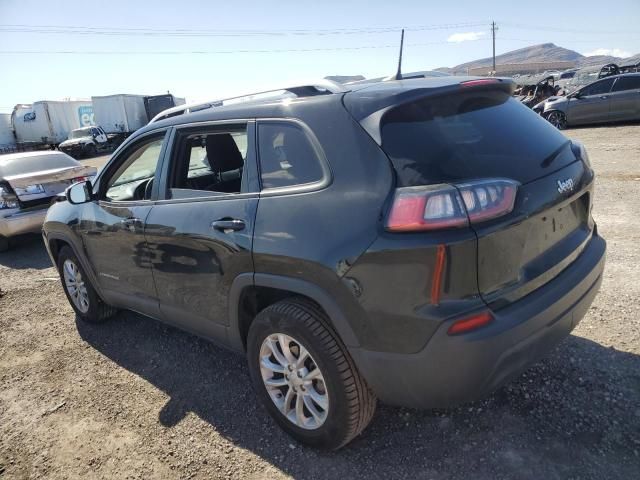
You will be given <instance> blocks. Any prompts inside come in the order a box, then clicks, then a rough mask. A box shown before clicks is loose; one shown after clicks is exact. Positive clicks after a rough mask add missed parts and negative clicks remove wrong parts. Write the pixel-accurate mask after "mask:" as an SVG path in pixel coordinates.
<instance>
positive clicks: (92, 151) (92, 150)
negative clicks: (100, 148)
mask: <svg viewBox="0 0 640 480" xmlns="http://www.w3.org/2000/svg"><path fill="white" fill-rule="evenodd" d="M96 152H97V150H96V146H95V145H93V144H92V143H90V144H89V145H87V146H86V148H85V149H84V156H85V157H87V158H91V157H94V156H95V155H96Z"/></svg>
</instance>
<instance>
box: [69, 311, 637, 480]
mask: <svg viewBox="0 0 640 480" xmlns="http://www.w3.org/2000/svg"><path fill="white" fill-rule="evenodd" d="M77 328H78V330H79V333H80V335H81V336H82V338H83V339H84V340H85V341H87V342H88V343H89V344H90V345H92V346H93V347H94V348H96V349H97V350H99V351H100V352H101V353H103V354H104V355H106V356H107V357H108V358H110V359H111V360H113V361H114V362H116V363H117V364H119V365H120V366H122V367H123V368H125V369H127V370H129V371H130V372H133V373H134V374H136V375H138V376H140V377H142V378H143V379H145V380H146V381H148V382H151V383H152V384H153V385H154V386H156V387H157V388H158V389H160V390H162V391H164V392H166V394H167V395H168V396H169V397H170V400H169V401H168V403H167V404H166V405H164V407H163V408H162V409H161V410H160V411H159V412H158V421H159V422H160V423H161V424H163V425H164V426H167V427H169V428H170V427H172V426H174V425H176V424H178V423H179V422H180V421H181V420H182V419H183V418H184V416H185V415H186V414H187V413H188V412H193V413H194V414H196V415H198V416H199V417H200V418H201V419H203V420H204V421H206V422H208V423H209V424H211V425H212V426H213V427H214V428H215V430H216V431H217V432H219V433H220V434H222V435H224V436H225V437H226V438H228V439H229V440H230V441H232V442H234V443H235V444H236V445H238V446H239V447H242V448H244V449H248V450H250V451H252V452H254V453H255V454H256V455H259V456H260V457H262V458H264V459H265V460H266V461H268V462H269V463H271V464H272V465H274V466H275V467H277V468H279V469H281V470H282V471H284V472H286V473H288V474H290V475H292V476H293V477H300V478H328V477H330V478H351V477H367V478H383V477H387V478H389V477H392V478H398V477H401V478H452V477H457V478H459V477H462V478H532V479H534V478H535V479H538V478H545V479H552V478H598V477H601V478H632V477H633V476H634V475H635V474H637V472H638V468H639V467H640V459H639V457H638V453H639V452H638V451H639V450H640V357H639V356H637V355H633V354H629V353H625V352H620V351H617V350H615V349H612V348H606V347H603V346H601V345H599V344H597V343H594V342H591V341H589V340H586V339H583V338H580V337H576V336H571V337H569V338H568V339H567V340H566V341H564V342H563V343H562V344H561V346H560V347H559V348H558V349H557V350H556V351H555V352H554V353H553V354H552V355H551V356H550V357H549V358H547V359H546V360H544V361H543V362H540V363H538V364H537V365H534V366H533V367H532V368H531V369H530V370H529V371H528V372H527V373H525V374H524V375H523V376H521V377H520V378H519V379H517V380H516V381H515V382H514V383H512V384H510V385H509V386H507V387H503V388H502V389H500V390H499V391H498V392H496V393H495V394H493V395H492V396H491V397H489V398H488V399H486V400H484V401H481V402H476V403H474V404H469V405H466V406H464V407H460V408H456V409H452V410H447V411H416V410H409V409H399V408H390V407H384V406H380V407H379V408H378V411H377V413H376V416H375V417H374V420H373V422H372V424H371V425H370V427H369V428H368V429H367V430H366V431H365V433H364V434H363V435H362V436H361V437H359V438H358V439H356V441H354V442H353V443H352V444H350V445H349V446H347V447H346V448H344V449H343V450H340V451H338V452H336V453H327V452H318V451H315V450H312V449H308V448H304V447H300V446H298V447H297V448H295V449H292V448H291V444H293V443H294V442H293V441H292V440H291V439H290V438H289V437H287V436H286V435H285V434H284V433H283V432H282V431H281V430H279V428H278V427H277V426H276V425H275V423H274V422H273V421H272V420H271V419H269V418H268V417H267V416H266V413H265V411H264V410H263V408H262V407H261V406H260V405H258V404H257V400H256V398H255V396H254V394H253V391H252V390H251V386H250V382H249V376H248V371H247V368H246V365H245V359H244V358H243V357H242V356H240V355H236V354H233V353H230V352H227V351H225V350H223V349H220V348H217V347H216V346H214V345H212V344H209V343H208V342H205V341H203V340H200V339H198V338H196V337H193V336H191V335H189V334H187V333H183V332H181V331H179V330H176V329H174V328H171V327H166V326H164V325H162V324H160V323H157V322H155V321H154V320H151V319H148V318H146V317H143V316H140V315H137V314H132V313H121V314H119V315H118V316H117V317H116V318H115V319H113V320H112V321H110V322H108V323H106V324H103V325H97V326H96V325H87V324H83V323H81V322H78V324H77ZM436 388H437V387H436Z"/></svg>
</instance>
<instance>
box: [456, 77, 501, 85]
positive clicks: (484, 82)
mask: <svg viewBox="0 0 640 480" xmlns="http://www.w3.org/2000/svg"><path fill="white" fill-rule="evenodd" d="M496 83H500V80H498V79H497V78H481V79H478V80H467V81H466V82H460V86H461V87H478V86H480V85H491V84H496Z"/></svg>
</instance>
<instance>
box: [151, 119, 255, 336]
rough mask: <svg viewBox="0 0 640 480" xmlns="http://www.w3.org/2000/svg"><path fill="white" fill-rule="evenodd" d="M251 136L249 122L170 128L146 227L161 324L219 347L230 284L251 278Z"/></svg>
mask: <svg viewBox="0 0 640 480" xmlns="http://www.w3.org/2000/svg"><path fill="white" fill-rule="evenodd" d="M254 130H255V127H254V123H253V122H252V121H246V122H244V121H243V122H232V123H225V122H222V123H216V122H214V123H207V124H200V125H196V126H193V125H190V126H185V127H176V129H175V133H174V140H173V141H172V147H171V153H170V155H168V162H167V164H166V166H165V170H164V172H163V180H162V192H161V194H160V197H161V198H160V199H159V201H158V202H157V203H156V205H155V206H154V208H153V209H152V210H151V212H150V214H149V216H148V217H147V222H146V226H145V236H146V239H147V242H148V246H149V254H150V257H151V264H152V265H153V276H154V279H155V284H156V289H157V293H158V297H159V299H160V310H161V314H162V318H163V319H164V320H165V321H167V322H169V323H173V324H175V325H178V326H180V327H181V328H185V329H188V330H191V331H193V332H196V333H198V334H200V335H203V336H205V337H208V338H211V339H214V340H219V341H222V342H224V341H225V339H226V327H227V325H228V322H229V319H228V295H229V291H230V288H231V284H232V283H233V281H234V280H235V278H236V277H237V276H238V275H240V274H251V275H252V274H253V260H252V242H253V226H254V221H255V215H256V210H257V206H258V184H257V170H256V165H255V153H254V151H255V148H254V140H253V139H254Z"/></svg>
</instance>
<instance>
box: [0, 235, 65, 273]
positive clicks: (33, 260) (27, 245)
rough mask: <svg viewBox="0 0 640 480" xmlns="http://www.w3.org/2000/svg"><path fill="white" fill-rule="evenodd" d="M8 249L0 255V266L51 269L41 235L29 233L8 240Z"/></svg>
mask: <svg viewBox="0 0 640 480" xmlns="http://www.w3.org/2000/svg"><path fill="white" fill-rule="evenodd" d="M9 245H10V248H9V250H7V251H6V252H2V253H0V265H2V266H4V267H7V268H13V269H18V270H21V269H25V268H35V269H37V270H42V269H44V268H49V267H52V266H53V265H52V264H51V259H49V255H47V250H46V249H45V248H44V244H43V242H42V235H40V234H39V233H29V234H25V235H18V236H15V237H11V238H10V239H9Z"/></svg>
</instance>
